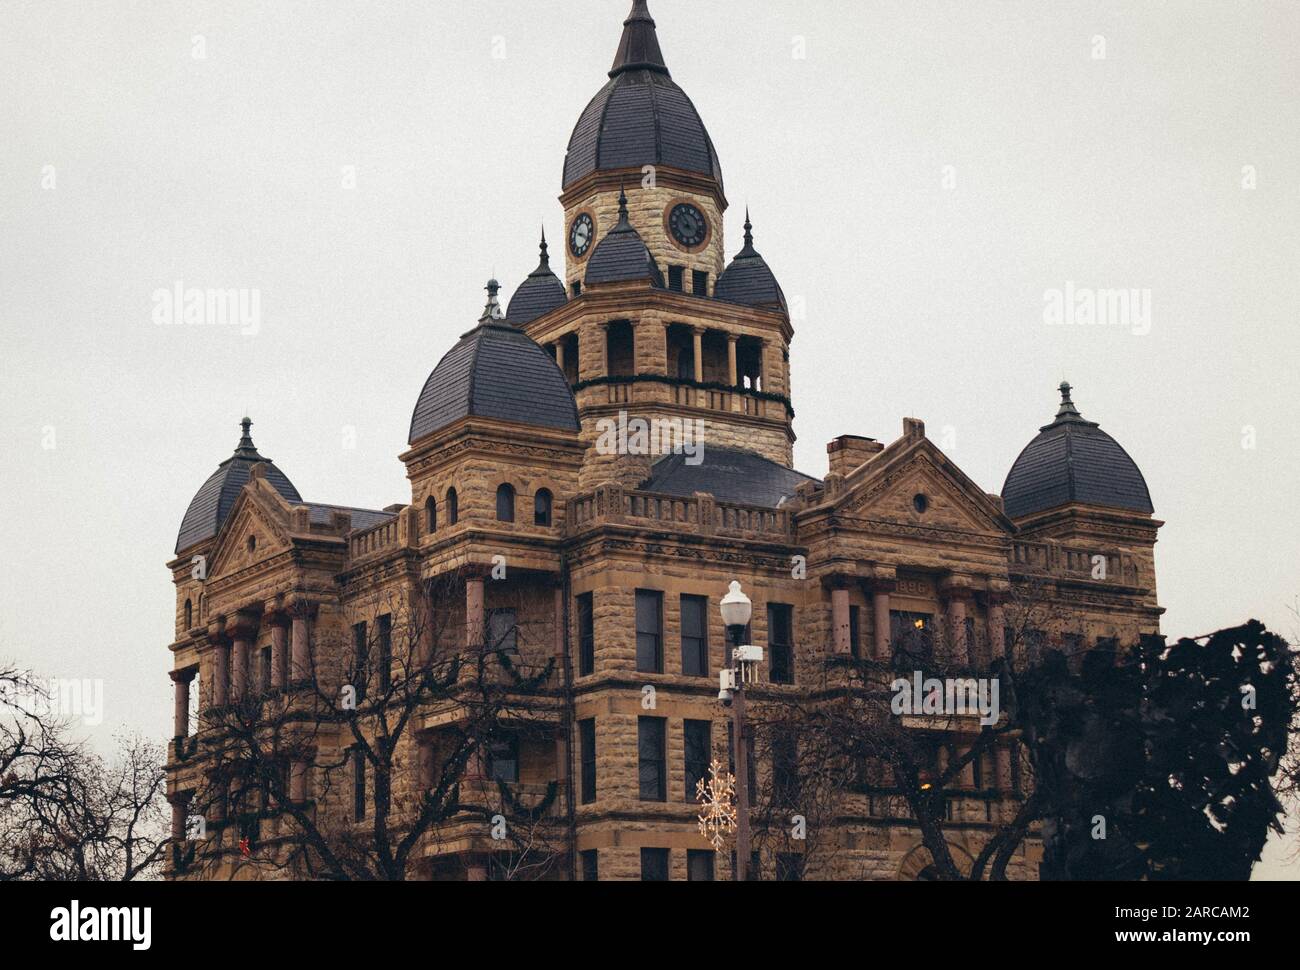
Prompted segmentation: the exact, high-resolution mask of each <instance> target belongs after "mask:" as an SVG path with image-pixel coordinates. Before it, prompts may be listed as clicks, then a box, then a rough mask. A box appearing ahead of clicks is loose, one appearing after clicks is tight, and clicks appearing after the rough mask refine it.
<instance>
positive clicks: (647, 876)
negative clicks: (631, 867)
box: [641, 849, 668, 882]
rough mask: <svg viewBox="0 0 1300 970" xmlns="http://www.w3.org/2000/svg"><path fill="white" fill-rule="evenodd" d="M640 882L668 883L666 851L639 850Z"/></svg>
mask: <svg viewBox="0 0 1300 970" xmlns="http://www.w3.org/2000/svg"><path fill="white" fill-rule="evenodd" d="M641 881H642V882H667V881H668V850H667V849H642V850H641Z"/></svg>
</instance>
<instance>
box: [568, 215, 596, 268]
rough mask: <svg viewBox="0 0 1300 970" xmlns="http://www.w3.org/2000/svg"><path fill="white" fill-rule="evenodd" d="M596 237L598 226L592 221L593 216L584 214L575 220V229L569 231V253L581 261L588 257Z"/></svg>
mask: <svg viewBox="0 0 1300 970" xmlns="http://www.w3.org/2000/svg"><path fill="white" fill-rule="evenodd" d="M595 235H596V224H595V223H594V222H592V221H591V216H589V215H587V213H585V212H584V213H583V214H582V215H580V216H578V218H576V219H574V220H573V228H572V229H570V230H569V251H570V252H572V253H573V255H574V256H576V257H578V258H579V259H581V258H582V257H583V256H586V255H587V250H588V249H590V248H591V240H592V239H593V238H594V237H595Z"/></svg>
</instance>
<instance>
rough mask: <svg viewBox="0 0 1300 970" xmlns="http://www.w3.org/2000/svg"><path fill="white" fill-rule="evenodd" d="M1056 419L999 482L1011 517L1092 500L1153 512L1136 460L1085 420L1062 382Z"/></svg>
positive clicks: (1104, 506) (1095, 502) (1092, 503)
mask: <svg viewBox="0 0 1300 970" xmlns="http://www.w3.org/2000/svg"><path fill="white" fill-rule="evenodd" d="M1060 390H1061V407H1060V409H1059V410H1058V411H1057V413H1056V420H1055V421H1053V422H1052V423H1051V424H1049V425H1046V426H1044V427H1043V428H1042V429H1040V431H1039V435H1038V437H1037V438H1035V439H1034V440H1033V441H1031V442H1030V443H1029V445H1028V446H1027V447H1026V448H1025V450H1024V451H1022V452H1021V453H1020V457H1019V458H1017V459H1016V463H1015V464H1014V465H1012V466H1011V472H1010V473H1009V474H1008V475H1007V481H1006V484H1005V485H1003V486H1002V502H1003V506H1004V508H1005V511H1006V514H1007V516H1008V517H1009V518H1012V519H1019V518H1024V517H1025V516H1028V515H1033V514H1035V513H1037V512H1045V511H1047V510H1048V509H1054V508H1057V507H1058V506H1062V505H1095V506H1101V507H1103V508H1112V509H1123V510H1125V511H1129V512H1138V513H1142V514H1144V515H1150V514H1152V513H1153V512H1154V511H1155V509H1154V508H1153V506H1152V504H1151V493H1150V492H1149V491H1148V489H1147V483H1146V479H1145V478H1143V477H1142V472H1141V471H1140V470H1139V469H1138V466H1137V463H1136V462H1134V461H1133V459H1132V458H1130V457H1129V455H1128V452H1126V451H1125V450H1124V449H1123V448H1121V447H1120V445H1119V443H1118V442H1117V441H1115V439H1114V438H1112V437H1111V436H1110V435H1108V434H1106V432H1104V431H1102V430H1101V426H1100V425H1098V424H1097V423H1096V422H1093V421H1085V420H1084V419H1083V415H1081V414H1080V413H1079V409H1078V408H1076V407H1075V406H1074V401H1073V400H1072V399H1071V397H1070V392H1071V391H1072V390H1073V389H1072V388H1071V387H1070V385H1069V384H1062V385H1061V388H1060Z"/></svg>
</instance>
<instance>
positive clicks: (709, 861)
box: [686, 849, 717, 882]
mask: <svg viewBox="0 0 1300 970" xmlns="http://www.w3.org/2000/svg"><path fill="white" fill-rule="evenodd" d="M715 855H717V853H715V852H710V851H708V850H706V849H687V850H686V878H687V879H688V880H689V881H690V882H713V857H714V856H715Z"/></svg>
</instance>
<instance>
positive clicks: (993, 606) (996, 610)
mask: <svg viewBox="0 0 1300 970" xmlns="http://www.w3.org/2000/svg"><path fill="white" fill-rule="evenodd" d="M1006 629H1007V618H1006V608H1005V607H1004V606H1003V605H1002V601H1001V600H995V599H990V600H989V653H990V654H991V655H992V657H993V658H997V657H1001V656H1002V655H1003V654H1004V653H1006Z"/></svg>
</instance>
